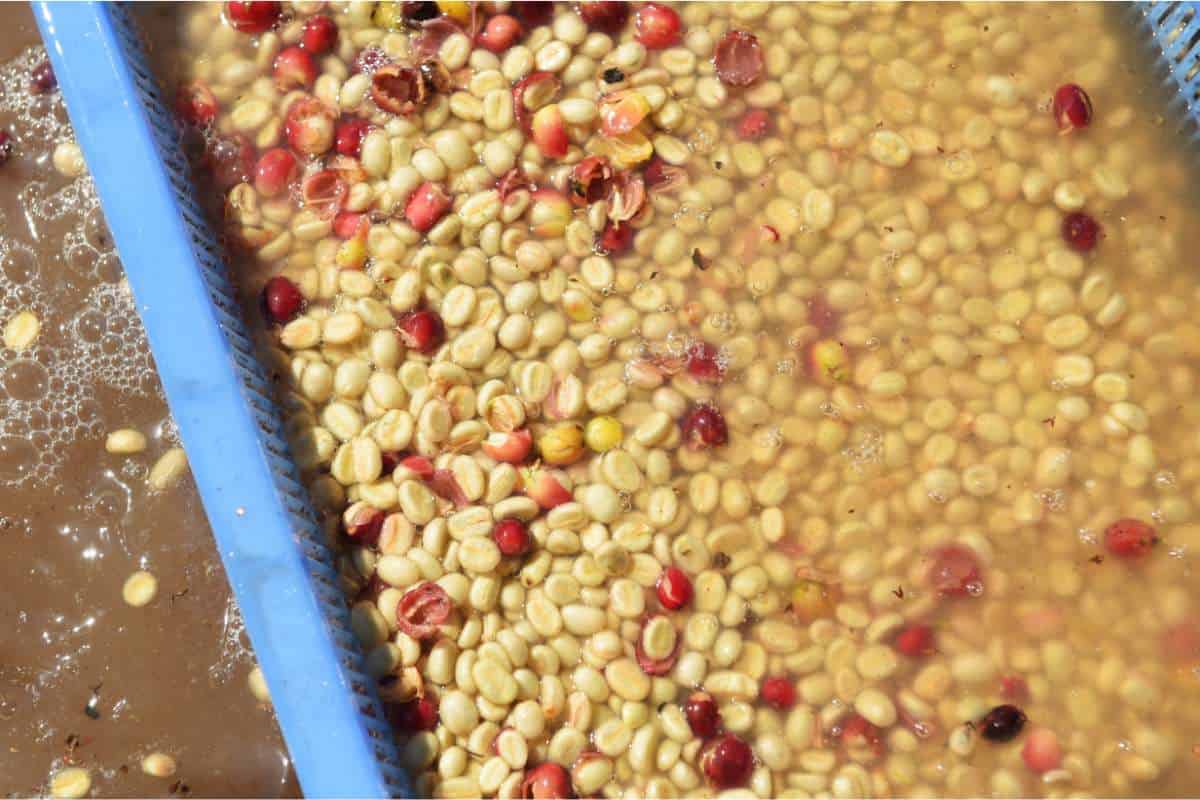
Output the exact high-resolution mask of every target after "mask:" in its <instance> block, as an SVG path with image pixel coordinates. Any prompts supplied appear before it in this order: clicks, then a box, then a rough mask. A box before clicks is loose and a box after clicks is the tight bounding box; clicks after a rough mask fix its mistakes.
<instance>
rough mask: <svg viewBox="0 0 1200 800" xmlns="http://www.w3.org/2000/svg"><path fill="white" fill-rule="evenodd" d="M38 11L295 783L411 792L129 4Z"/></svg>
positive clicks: (312, 792)
mask: <svg viewBox="0 0 1200 800" xmlns="http://www.w3.org/2000/svg"><path fill="white" fill-rule="evenodd" d="M34 12H35V15H36V17H37V21H38V25H39V27H40V28H41V32H42V37H43V38H44V40H45V42H46V47H47V50H48V51H49V53H50V60H51V62H52V63H53V66H54V70H55V73H56V74H57V75H58V80H59V85H60V86H61V88H62V93H63V97H64V99H65V100H66V104H67V109H68V111H69V112H70V115H71V121H72V123H73V124H74V127H75V134H76V136H77V137H78V140H79V145H80V147H81V148H82V150H83V153H84V156H85V158H86V159H87V163H88V166H89V168H90V170H91V173H92V175H93V178H94V180H95V183H96V188H97V191H98V193H99V196H100V200H101V203H102V204H103V208H104V214H105V217H106V219H107V221H108V226H109V228H110V229H111V231H112V235H113V239H114V241H115V242H116V246H117V250H118V251H119V253H120V256H121V261H122V263H123V264H124V266H125V274H126V276H127V277H128V280H129V285H130V286H131V287H132V289H133V294H134V297H135V299H136V300H137V303H138V310H139V312H140V314H141V317H142V322H143V323H144V325H145V328H146V334H147V337H148V338H149V341H150V347H151V350H152V352H153V354H154V360H155V363H156V364H157V366H158V372H159V376H160V377H161V379H162V385H163V388H164V389H165V391H166V394H167V399H168V401H169V403H170V406H171V411H172V413H173V414H174V417H175V420H176V422H177V423H178V426H179V433H180V436H181V438H182V440H183V444H184V447H185V448H186V450H187V453H188V459H189V461H190V463H191V468H192V474H193V475H194V477H195V481H196V485H197V487H198V488H199V490H200V497H201V499H202V500H203V503H204V508H205V511H206V512H207V514H208V519H209V521H210V522H211V524H212V530H213V535H214V537H215V538H216V542H217V548H218V550H219V552H220V554H221V559H222V561H223V562H224V564H225V572H226V574H227V575H228V576H229V581H230V583H231V584H232V586H233V591H234V593H235V595H236V597H237V601H238V604H239V605H240V607H241V611H242V616H243V617H244V618H245V623H246V630H247V632H248V633H249V635H250V641H251V643H252V644H253V645H254V650H255V652H256V653H257V655H258V659H259V663H260V665H261V666H262V669H263V672H264V674H265V676H266V679H267V684H268V686H269V688H270V690H271V696H272V700H273V703H274V706H275V713H276V715H277V716H278V719H279V725H280V728H281V729H282V731H283V734H284V738H285V739H286V741H287V745H288V749H289V751H290V752H291V756H292V760H293V762H294V764H295V768H296V772H297V775H298V776H299V779H300V783H301V785H302V786H303V788H304V791H305V793H306V794H307V795H308V796H310V797H321V796H339V797H388V796H393V795H401V796H409V795H411V789H410V785H409V783H408V780H407V778H406V776H405V775H404V772H403V770H402V769H401V767H400V761H399V757H398V754H397V751H396V746H395V743H394V740H393V737H392V734H391V731H390V729H389V727H388V725H387V723H386V721H385V720H384V717H383V713H382V707H381V705H380V703H379V698H378V696H377V695H376V692H375V687H374V682H373V681H372V680H371V679H370V678H369V677H368V676H367V675H366V674H365V672H364V671H363V668H362V654H361V652H360V650H359V647H358V645H357V643H356V641H355V638H354V636H353V634H352V633H351V630H350V624H349V622H350V620H349V612H348V609H347V606H346V602H345V599H344V598H343V596H342V593H341V590H340V589H339V587H338V581H337V575H336V573H335V571H334V569H333V567H332V565H333V563H334V561H333V557H332V555H331V553H330V551H329V549H328V548H327V547H326V544H325V539H324V536H323V535H322V532H321V530H320V528H319V526H318V524H317V522H316V517H315V515H314V513H313V511H312V509H311V508H310V505H309V500H308V493H307V490H306V489H305V487H304V486H303V484H302V483H301V482H300V479H299V474H298V472H297V470H296V467H295V465H294V463H293V461H292V458H291V456H290V454H289V452H288V446H287V443H286V441H285V439H284V436H283V433H282V432H283V424H282V421H281V419H280V416H279V412H278V410H277V409H276V407H275V404H274V402H273V400H272V396H271V388H270V381H269V380H268V378H267V375H266V374H265V373H264V371H263V369H262V367H261V366H260V365H259V362H258V360H257V356H256V353H255V349H254V344H253V343H252V342H251V339H250V337H249V335H248V334H247V331H246V328H245V326H244V325H243V322H242V319H241V310H240V307H239V304H238V301H237V295H236V293H235V290H234V288H233V286H232V285H231V284H230V282H229V279H228V276H227V273H226V270H225V267H224V265H223V264H222V263H221V249H220V247H219V245H218V244H217V240H216V238H215V237H214V236H213V232H212V231H211V230H210V228H209V225H208V222H207V220H206V219H205V216H204V214H203V212H202V211H201V209H200V207H199V206H198V205H197V204H196V201H195V200H194V198H195V196H196V192H195V190H194V188H193V186H192V181H191V177H190V174H189V169H188V165H187V162H186V160H185V159H184V157H183V155H182V150H181V148H180V146H179V142H178V139H179V134H178V131H177V129H176V126H175V122H174V120H173V118H172V115H171V112H170V111H169V106H168V105H167V104H166V103H165V102H164V99H163V97H162V96H161V92H160V91H159V88H158V86H157V85H156V83H155V81H154V78H153V77H152V75H151V73H150V70H149V69H148V67H147V62H146V58H145V53H144V51H143V48H142V43H141V41H140V39H139V36H138V35H137V32H136V31H135V29H134V26H133V25H132V21H131V19H130V16H129V14H128V12H127V10H126V9H124V8H122V7H121V6H118V5H110V4H93V3H82V4H74V3H48V2H44V3H36V4H35V5H34ZM196 533H197V535H204V533H203V532H202V531H197V532H196ZM230 733H231V735H236V731H231V732H230Z"/></svg>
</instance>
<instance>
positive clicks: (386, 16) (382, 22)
mask: <svg viewBox="0 0 1200 800" xmlns="http://www.w3.org/2000/svg"><path fill="white" fill-rule="evenodd" d="M371 21H372V22H374V23H375V25H376V27H379V28H383V29H384V30H391V31H398V30H400V29H401V28H403V27H404V13H403V12H402V11H401V10H400V3H397V2H394V1H393V0H383V1H382V2H380V3H378V4H376V6H375V13H373V14H372V15H371Z"/></svg>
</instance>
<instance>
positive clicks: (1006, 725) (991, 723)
mask: <svg viewBox="0 0 1200 800" xmlns="http://www.w3.org/2000/svg"><path fill="white" fill-rule="evenodd" d="M1026 719H1027V717H1026V716H1025V712H1024V711H1022V710H1021V709H1019V708H1017V707H1016V706H1013V705H1008V704H1005V705H1001V706H996V707H995V708H993V709H992V710H991V711H989V712H988V713H987V714H985V715H984V717H983V719H982V720H981V721H980V723H979V728H978V729H979V735H980V736H982V737H983V738H984V739H987V740H988V741H989V742H1011V741H1012V740H1013V739H1015V738H1017V736H1018V735H1020V733H1021V729H1022V728H1024V727H1025V721H1026Z"/></svg>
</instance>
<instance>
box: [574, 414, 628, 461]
mask: <svg viewBox="0 0 1200 800" xmlns="http://www.w3.org/2000/svg"><path fill="white" fill-rule="evenodd" d="M624 438H625V429H624V428H623V427H622V426H621V421H620V420H619V419H617V418H616V417H609V416H603V417H594V418H593V419H592V420H591V421H589V422H588V424H587V427H586V428H584V429H583V441H584V442H586V443H587V446H588V447H590V448H591V449H592V450H594V451H596V452H597V453H607V452H608V451H609V450H612V449H613V448H614V447H616V446H617V445H619V444H620V443H621V441H622V440H623V439H624Z"/></svg>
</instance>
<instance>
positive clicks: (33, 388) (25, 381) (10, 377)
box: [0, 358, 50, 402]
mask: <svg viewBox="0 0 1200 800" xmlns="http://www.w3.org/2000/svg"><path fill="white" fill-rule="evenodd" d="M0 382H3V384H4V388H5V390H6V391H7V392H8V395H9V397H11V398H12V399H14V400H23V401H26V402H32V401H34V400H38V399H40V398H42V397H43V396H45V394H46V390H47V388H48V384H49V382H50V373H48V372H47V371H46V368H45V367H43V366H42V365H41V364H39V363H37V362H36V361H32V360H30V359H27V358H23V359H20V360H19V361H14V362H12V363H11V364H9V365H8V366H7V367H6V368H5V369H4V377H3V378H0Z"/></svg>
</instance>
